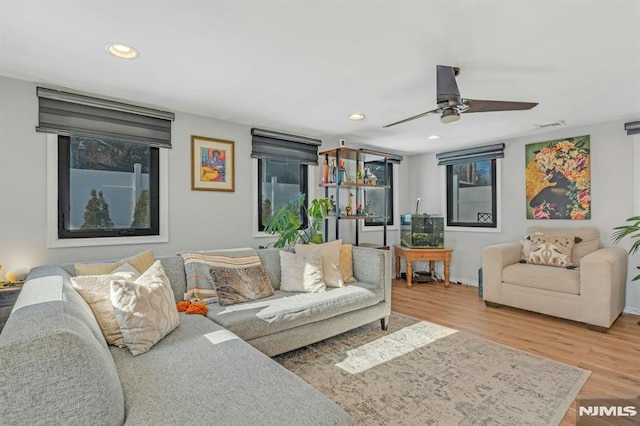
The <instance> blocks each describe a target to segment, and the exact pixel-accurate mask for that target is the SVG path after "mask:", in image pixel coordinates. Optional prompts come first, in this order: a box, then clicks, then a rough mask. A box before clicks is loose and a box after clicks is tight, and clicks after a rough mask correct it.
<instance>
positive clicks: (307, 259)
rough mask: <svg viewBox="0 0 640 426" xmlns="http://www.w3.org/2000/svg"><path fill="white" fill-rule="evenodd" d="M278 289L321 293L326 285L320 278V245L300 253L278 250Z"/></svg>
mask: <svg viewBox="0 0 640 426" xmlns="http://www.w3.org/2000/svg"><path fill="white" fill-rule="evenodd" d="M280 270H281V271H282V272H281V277H280V290H282V291H300V292H304V293H322V292H324V291H326V289H327V286H326V284H325V283H324V281H323V280H322V257H321V255H320V247H315V248H314V250H310V251H309V253H308V254H307V255H306V256H305V255H302V254H295V253H289V252H287V251H281V252H280Z"/></svg>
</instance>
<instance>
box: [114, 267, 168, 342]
mask: <svg viewBox="0 0 640 426" xmlns="http://www.w3.org/2000/svg"><path fill="white" fill-rule="evenodd" d="M111 304H112V305H113V312H114V313H115V317H116V319H117V320H118V325H119V326H120V330H121V331H122V339H123V340H124V343H125V344H126V345H127V347H128V348H129V350H130V351H131V353H132V354H133V355H140V354H143V353H145V352H147V351H148V350H149V349H151V347H152V346H153V345H155V344H156V343H157V342H159V341H160V339H162V338H163V337H164V336H166V335H167V334H169V333H171V331H173V330H174V329H175V328H176V327H177V326H178V324H180V316H179V315H178V311H177V309H176V305H175V301H174V298H173V294H172V292H171V284H169V279H168V278H167V276H166V274H165V273H164V269H163V268H162V265H161V264H160V261H159V260H158V261H156V262H155V263H154V264H153V265H152V266H151V267H150V268H149V269H147V270H146V271H145V273H144V274H142V275H141V276H140V277H139V278H138V279H136V280H135V281H134V282H130V281H127V280H123V279H114V280H112V281H111Z"/></svg>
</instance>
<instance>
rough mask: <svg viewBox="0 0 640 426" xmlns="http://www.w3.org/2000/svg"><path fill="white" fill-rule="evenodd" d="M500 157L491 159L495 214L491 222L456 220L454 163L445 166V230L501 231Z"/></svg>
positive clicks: (492, 207) (493, 210)
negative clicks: (454, 213) (454, 219)
mask: <svg viewBox="0 0 640 426" xmlns="http://www.w3.org/2000/svg"><path fill="white" fill-rule="evenodd" d="M497 160H498V159H496V158H493V159H490V160H481V161H489V162H490V163H491V196H492V200H491V210H492V214H493V221H492V222H490V223H478V222H454V221H453V220H452V217H453V214H452V213H453V196H452V195H453V165H451V164H449V165H447V166H445V172H444V173H445V178H444V179H445V187H446V191H445V194H444V195H445V200H444V205H445V210H446V214H445V217H446V221H445V230H449V231H465V230H472V231H487V232H499V231H500V219H501V218H500V212H499V206H500V192H501V191H500V162H499V161H497ZM475 162H478V161H473V160H470V161H468V163H475Z"/></svg>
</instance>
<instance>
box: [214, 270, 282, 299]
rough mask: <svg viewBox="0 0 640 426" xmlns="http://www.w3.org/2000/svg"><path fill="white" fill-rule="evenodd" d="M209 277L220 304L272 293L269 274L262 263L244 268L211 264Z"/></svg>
mask: <svg viewBox="0 0 640 426" xmlns="http://www.w3.org/2000/svg"><path fill="white" fill-rule="evenodd" d="M211 279H212V280H213V284H214V286H215V288H216V293H217V295H218V303H220V304H221V305H233V304H235V303H241V302H248V301H250V300H259V299H264V298H265V297H269V296H271V295H272V294H273V287H271V282H269V276H268V275H267V271H266V270H265V269H264V266H262V265H254V266H248V267H246V268H221V267H219V266H212V267H211Z"/></svg>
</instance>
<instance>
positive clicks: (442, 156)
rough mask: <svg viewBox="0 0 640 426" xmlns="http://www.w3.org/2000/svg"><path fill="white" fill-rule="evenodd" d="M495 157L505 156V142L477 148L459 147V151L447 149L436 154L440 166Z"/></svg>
mask: <svg viewBox="0 0 640 426" xmlns="http://www.w3.org/2000/svg"><path fill="white" fill-rule="evenodd" d="M495 158H504V144H503V143H499V144H495V145H488V146H480V147H475V148H466V149H459V150H457V151H447V152H441V153H439V154H436V159H437V160H438V166H448V165H451V164H461V163H470V162H474V161H486V160H493V159H495Z"/></svg>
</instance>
